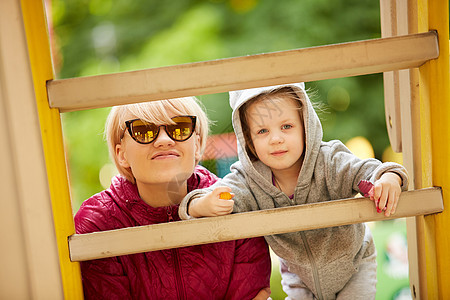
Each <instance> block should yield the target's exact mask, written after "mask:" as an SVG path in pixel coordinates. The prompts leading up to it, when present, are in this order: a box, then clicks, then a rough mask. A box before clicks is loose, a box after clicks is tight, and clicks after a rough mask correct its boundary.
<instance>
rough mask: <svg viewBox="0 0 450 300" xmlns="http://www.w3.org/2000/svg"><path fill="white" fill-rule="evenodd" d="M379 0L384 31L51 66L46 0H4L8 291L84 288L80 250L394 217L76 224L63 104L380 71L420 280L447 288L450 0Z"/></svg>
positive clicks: (287, 212)
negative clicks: (110, 63)
mask: <svg viewBox="0 0 450 300" xmlns="http://www.w3.org/2000/svg"><path fill="white" fill-rule="evenodd" d="M380 9H381V17H382V18H381V19H382V20H381V21H382V38H380V39H373V40H365V41H358V42H352V43H344V44H337V45H328V46H321V47H314V48H305V49H297V50H290V51H282V52H276V53H268V54H261V55H253V56H247V57H237V58H231V59H222V60H217V61H210V62H200V63H192V64H186V65H178V66H170V67H163V68H155V69H147V70H142V71H133V72H124V73H117V74H107V75H101V76H92V77H83V78H72V79H64V80H54V78H53V77H54V75H53V69H52V61H51V53H50V48H49V37H48V33H47V26H46V19H45V11H44V7H43V3H42V1H39V0H22V1H18V0H3V1H0V99H1V101H0V116H1V117H0V122H1V125H2V126H3V128H4V136H3V139H2V147H0V153H1V154H2V156H1V157H2V158H3V161H2V168H1V178H2V180H1V183H0V187H1V190H2V192H3V195H2V203H3V208H2V214H1V220H2V226H1V228H2V235H1V236H2V237H4V240H3V241H2V247H1V249H2V250H1V251H2V252H1V254H2V255H1V262H2V267H3V268H2V272H1V274H2V275H1V279H0V295H1V298H5V299H11V298H19V299H62V298H66V299H82V298H83V293H82V287H81V277H80V270H79V264H78V261H81V260H88V259H95V258H101V257H109V256H117V255H123V254H130V253H136V252H143V251H152V250H158V249H166V248H172V247H178V246H187V245H192V244H198V243H206V242H217V241H223V240H231V239H237V238H243V237H251V236H261V235H266V234H273V233H281V232H289V231H297V230H306V229H313V228H320V227H328V226H337V225H343V224H351V223H359V222H366V221H377V220H381V219H385V218H384V217H383V216H379V215H377V213H376V211H375V210H374V208H373V206H372V205H370V203H368V201H360V200H355V199H345V200H340V201H332V202H328V203H322V204H320V205H305V206H298V207H290V208H283V209H276V210H267V211H260V212H250V213H245V214H236V215H229V216H225V217H218V218H206V219H202V220H190V221H183V222H176V223H168V224H160V225H155V226H144V227H134V228H128V229H123V230H120V231H111V232H99V233H93V234H87V235H76V234H75V232H74V225H73V216H72V209H71V204H70V195H69V187H68V180H67V171H66V165H65V155H64V148H63V143H62V132H61V121H60V113H61V112H66V111H74V110H82V109H91V108H98V107H107V106H112V105H117V104H125V103H133V102H139V101H148V100H158V99H164V98H173V97H181V96H190V95H201V94H210V93H218V92H225V91H229V90H236V89H243V88H251V87H257V86H265V85H273V84H282V83H289V82H298V81H306V82H308V81H315V80H324V79H329V78H338V77H346V76H357V75H363V74H371V73H380V72H383V73H384V80H385V104H386V105H385V106H386V120H387V124H388V131H389V137H390V140H391V144H392V147H393V149H395V150H396V151H401V152H402V153H403V157H404V165H405V167H406V168H407V169H408V171H409V174H410V176H411V186H410V188H411V191H409V192H406V193H403V194H402V196H401V197H402V199H401V200H400V204H399V207H398V210H397V213H396V214H395V218H401V217H408V219H407V220H408V221H407V222H408V227H407V228H408V251H409V266H410V287H411V294H412V296H413V298H414V299H446V298H448V297H449V296H450V285H448V283H449V282H450V260H449V259H448V255H449V254H450V237H449V236H448V235H447V232H448V231H449V230H450V217H449V215H448V214H449V213H448V210H444V207H446V206H447V205H448V204H449V201H450V196H449V185H450V172H449V170H450V119H449V117H448V116H449V114H450V101H449V100H450V85H449V83H450V82H449V15H448V13H449V7H448V1H444V0H434V1H433V0H428V1H426V0H404V1H402V0H398V1H395V0H392V1H391V0H381V2H380ZM315 61H320V62H321V63H320V64H315V63H314V64H313V63H312V62H315ZM262 66H264V68H262ZM267 66H272V67H270V68H267ZM263 70H264V71H263ZM299 70H301V71H300V72H301V73H299ZM192 74H195V76H193V75H192ZM211 74H214V76H211ZM236 74H239V76H236ZM317 211H320V215H321V217H317V216H318V215H319V214H318V213H315V212H317ZM311 216H315V217H314V218H311ZM391 218H394V217H391ZM266 224H271V226H270V227H269V226H262V225H266ZM260 225H261V226H260ZM181 226H183V230H180V229H179V228H180V227H181ZM211 228H214V231H212V230H211ZM237 228H239V230H238V229H237ZM179 232H183V235H180V234H179ZM161 236H164V241H162V239H161Z"/></svg>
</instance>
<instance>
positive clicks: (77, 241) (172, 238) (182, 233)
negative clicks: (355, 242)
mask: <svg viewBox="0 0 450 300" xmlns="http://www.w3.org/2000/svg"><path fill="white" fill-rule="evenodd" d="M442 202H443V200H442V194H441V190H440V188H428V189H423V190H416V191H410V192H404V193H402V194H401V196H400V201H399V205H398V207H397V208H398V209H397V211H396V213H395V215H394V216H390V217H385V216H384V215H382V214H378V213H377V212H376V210H375V207H374V204H373V202H372V201H370V200H368V199H364V198H352V199H345V200H336V201H328V202H322V203H316V204H309V205H299V206H292V207H284V208H278V209H270V210H262V211H254V212H246V213H240V214H233V215H227V216H221V217H213V218H202V219H196V220H188V221H182V222H172V223H165V224H158V225H150V226H139V227H131V228H124V229H119V230H112V231H103V232H94V233H89V234H81V235H79V234H75V235H73V236H70V237H69V249H70V257H71V259H72V261H83V260H90V259H97V258H105V257H112V256H118V255H125V254H132V253H139V252H146V251H155V250H161V249H168V248H175V247H184V246H191V245H196V244H205V243H214V242H221V241H228V240H234V239H241V238H248V237H256V236H263V235H270V234H278V233H284V232H294V231H300V230H310V229H315V228H324V227H332V226H340V225H346V224H354V223H362V222H368V221H380V220H388V219H396V218H402V217H411V216H417V215H423V214H431V213H437V212H441V211H442V210H443V205H442Z"/></svg>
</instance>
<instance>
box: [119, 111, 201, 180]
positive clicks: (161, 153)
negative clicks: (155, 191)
mask: <svg viewBox="0 0 450 300" xmlns="http://www.w3.org/2000/svg"><path fill="white" fill-rule="evenodd" d="M169 115H170V117H171V118H172V117H175V116H176V115H175V114H169ZM126 119H127V120H131V119H136V117H135V116H132V115H130V116H128V118H126ZM199 145H200V141H199V136H198V135H197V134H195V133H194V134H193V135H192V136H191V137H190V138H189V139H188V140H186V141H184V142H176V141H173V140H172V139H171V138H169V136H168V135H167V133H166V131H165V130H164V127H160V130H159V134H158V136H157V138H156V139H155V140H154V141H153V142H152V143H150V144H139V143H137V142H136V141H134V140H133V139H132V138H131V136H130V135H129V133H128V131H127V130H126V132H125V134H124V137H123V139H122V141H121V143H120V144H118V145H116V155H117V158H118V161H119V163H120V165H121V166H122V167H124V168H131V171H132V173H133V176H134V178H135V179H136V184H137V185H138V187H139V186H142V185H148V184H150V185H153V184H167V183H172V184H180V185H181V184H183V183H184V182H185V181H186V180H187V179H188V178H189V177H190V176H191V175H192V173H193V171H194V167H195V165H196V161H198V159H199V158H200V146H199Z"/></svg>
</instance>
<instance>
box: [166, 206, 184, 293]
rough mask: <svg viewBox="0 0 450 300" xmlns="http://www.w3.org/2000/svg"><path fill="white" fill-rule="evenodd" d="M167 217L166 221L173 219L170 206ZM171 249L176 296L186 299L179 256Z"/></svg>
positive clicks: (176, 250)
mask: <svg viewBox="0 0 450 300" xmlns="http://www.w3.org/2000/svg"><path fill="white" fill-rule="evenodd" d="M167 219H168V222H172V221H174V219H173V216H172V209H171V208H170V207H167ZM171 251H172V258H173V266H174V269H175V279H176V283H177V285H176V286H175V288H176V290H177V297H178V299H180V300H181V299H187V297H186V295H185V289H184V284H183V280H182V276H181V263H180V258H179V252H178V249H177V248H172V249H171Z"/></svg>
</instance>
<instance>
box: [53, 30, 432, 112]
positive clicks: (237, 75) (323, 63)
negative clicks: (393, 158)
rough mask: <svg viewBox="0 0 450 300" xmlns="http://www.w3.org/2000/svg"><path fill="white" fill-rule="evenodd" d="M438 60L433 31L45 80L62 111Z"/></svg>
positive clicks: (406, 66) (378, 70) (346, 74)
mask: <svg viewBox="0 0 450 300" xmlns="http://www.w3.org/2000/svg"><path fill="white" fill-rule="evenodd" d="M438 56H439V52H438V41H437V34H436V32H433V31H430V32H426V33H420V34H414V35H405V36H399V37H390V38H381V39H373V40H366V41H357V42H351V43H343V44H335V45H327V46H320V47H312V48H305V49H297V50H289V51H282V52H274V53H267V54H259V55H252V56H245V57H235V58H229V59H221V60H214V61H206V62H198V63H191V64H184V65H175V66H170V67H162V68H154V69H147V70H140V71H132V72H124V73H116V74H107V75H99V76H91V77H79V78H72V79H62V80H53V81H49V82H48V84H47V89H48V95H49V103H50V106H51V107H56V108H59V109H60V110H61V112H66V111H73V110H82V109H90V108H99V107H108V106H113V105H119V104H128V103H135V102H142V101H151V100H160V99H167V98H176V97H182V96H194V95H203V94H212V93H219V92H226V91H230V90H239V89H245V88H254V87H259V86H267V85H275V84H283V83H291V82H299V81H314V80H323V79H330V78H338V77H348V76H357V75H364V74H372V73H379V72H384V71H391V70H398V69H405V68H412V67H419V66H420V65H422V64H423V63H425V62H426V61H428V60H430V59H434V58H436V57H438Z"/></svg>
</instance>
